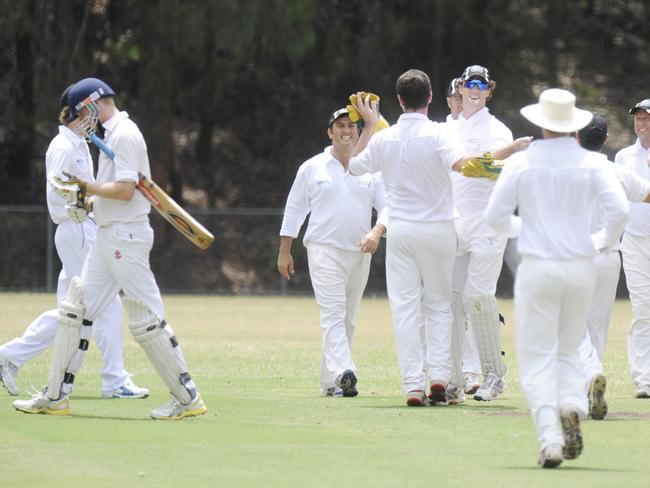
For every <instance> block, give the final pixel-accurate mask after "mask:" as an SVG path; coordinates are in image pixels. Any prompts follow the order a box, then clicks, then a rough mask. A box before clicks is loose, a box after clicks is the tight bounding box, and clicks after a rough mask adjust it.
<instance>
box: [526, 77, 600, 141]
mask: <svg viewBox="0 0 650 488" xmlns="http://www.w3.org/2000/svg"><path fill="white" fill-rule="evenodd" d="M520 112H521V115H523V116H524V117H525V118H526V119H528V120H529V121H530V122H532V123H533V124H535V125H536V126H538V127H541V128H542V129H546V130H550V131H552V132H560V133H563V134H568V133H570V132H575V131H577V130H580V129H582V128H583V127H585V126H587V124H589V122H591V118H592V117H593V115H592V113H591V112H589V111H588V110H582V109H579V108H576V97H575V95H574V94H573V93H571V92H570V91H567V90H561V89H559V88H549V89H548V90H544V91H543V92H542V93H541V94H540V95H539V103H535V104H533V105H528V106H526V107H524V108H522V109H521V110H520Z"/></svg>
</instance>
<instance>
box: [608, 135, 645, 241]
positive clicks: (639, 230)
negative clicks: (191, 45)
mask: <svg viewBox="0 0 650 488" xmlns="http://www.w3.org/2000/svg"><path fill="white" fill-rule="evenodd" d="M649 155H650V149H645V148H644V147H643V146H642V145H641V142H640V141H639V139H637V140H636V142H635V143H634V144H632V145H631V146H628V147H624V148H623V149H621V150H620V151H619V152H617V153H616V156H615V157H614V162H616V163H619V164H622V165H623V166H627V167H628V168H630V169H631V170H633V171H635V172H636V173H637V174H638V175H639V176H641V177H642V178H645V179H646V180H650V167H648V164H649V163H648V156H649ZM625 232H629V233H630V234H634V235H637V236H650V205H648V204H647V203H632V204H631V205H630V220H629V221H628V223H627V227H626V228H625Z"/></svg>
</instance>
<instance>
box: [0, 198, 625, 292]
mask: <svg viewBox="0 0 650 488" xmlns="http://www.w3.org/2000/svg"><path fill="white" fill-rule="evenodd" d="M282 212H283V209H277V208H264V209H252V208H245V209H236V208H232V209H196V210H191V213H192V215H194V216H195V217H196V218H197V220H199V221H200V222H201V223H202V224H203V225H205V226H206V227H207V228H208V229H210V231H211V232H212V233H213V234H214V235H215V240H214V243H213V244H212V246H211V247H210V248H208V249H207V250H205V251H202V250H200V249H198V248H197V247H195V246H194V245H193V244H191V243H190V242H189V241H188V240H186V239H185V238H184V237H182V236H181V235H180V234H179V233H178V232H177V231H176V230H175V229H174V228H172V227H171V226H170V225H169V224H168V223H167V222H165V221H164V220H163V219H162V218H160V216H158V215H157V214H156V213H155V212H152V213H151V224H152V226H153V228H154V230H155V235H156V239H155V244H154V248H153V251H152V253H151V267H152V269H153V272H154V274H155V275H156V279H157V280H158V285H159V286H160V288H161V290H162V291H163V293H215V294H309V293H311V282H310V279H309V271H308V269H307V253H306V250H305V248H304V247H303V245H302V234H301V236H300V237H299V238H298V239H296V242H294V245H293V253H292V254H293V258H294V263H295V269H296V273H295V275H294V277H293V278H292V280H291V281H290V282H287V281H286V280H284V279H283V278H281V277H280V275H279V274H278V272H277V267H276V262H277V252H278V244H279V237H278V232H279V230H280V225H281V222H282ZM55 228H56V227H55V225H54V224H53V223H52V221H51V220H50V218H49V215H48V213H47V209H46V208H45V207H40V206H20V207H17V206H0V236H1V237H0V290H4V291H54V290H55V288H56V279H57V276H58V273H59V270H60V269H61V263H60V262H59V259H58V257H57V254H56V250H55V248H54V231H55ZM303 231H304V227H303ZM384 257H385V242H382V244H381V245H380V247H379V249H378V250H377V252H376V253H375V255H374V256H373V258H372V265H371V268H370V277H369V279H368V286H367V287H366V295H385V294H386V273H385V267H384ZM512 288H513V275H512V272H511V271H510V269H509V267H508V266H506V265H504V266H503V270H502V272H501V277H500V278H499V283H498V290H497V295H499V296H502V297H511V296H512ZM618 295H619V296H627V293H626V289H625V282H624V279H623V277H621V281H620V283H619V294H618Z"/></svg>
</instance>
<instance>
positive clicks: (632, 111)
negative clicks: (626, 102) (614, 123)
mask: <svg viewBox="0 0 650 488" xmlns="http://www.w3.org/2000/svg"><path fill="white" fill-rule="evenodd" d="M641 110H643V111H644V112H647V113H649V114H650V108H645V107H634V108H631V109H630V113H631V114H632V115H634V114H635V113H637V112H640V111H641Z"/></svg>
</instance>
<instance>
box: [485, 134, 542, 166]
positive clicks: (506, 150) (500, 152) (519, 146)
mask: <svg viewBox="0 0 650 488" xmlns="http://www.w3.org/2000/svg"><path fill="white" fill-rule="evenodd" d="M532 141H533V138H532V136H526V137H520V138H519V139H515V140H514V141H512V142H511V143H510V144H508V145H507V146H503V147H502V148H500V149H497V150H496V151H492V156H493V157H494V159H495V160H497V161H503V160H504V159H507V158H509V157H510V156H512V155H513V154H514V153H516V152H519V151H524V150H526V148H527V147H528V145H529V144H530V143H531V142H532Z"/></svg>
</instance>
